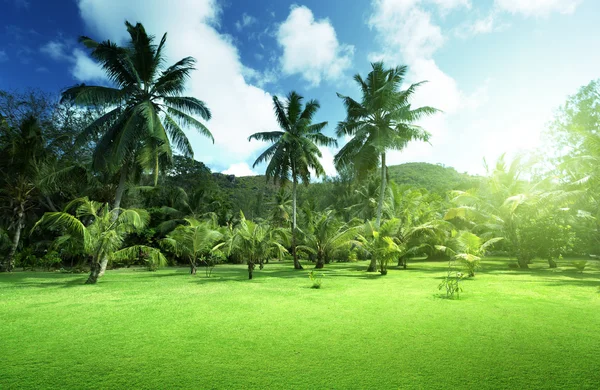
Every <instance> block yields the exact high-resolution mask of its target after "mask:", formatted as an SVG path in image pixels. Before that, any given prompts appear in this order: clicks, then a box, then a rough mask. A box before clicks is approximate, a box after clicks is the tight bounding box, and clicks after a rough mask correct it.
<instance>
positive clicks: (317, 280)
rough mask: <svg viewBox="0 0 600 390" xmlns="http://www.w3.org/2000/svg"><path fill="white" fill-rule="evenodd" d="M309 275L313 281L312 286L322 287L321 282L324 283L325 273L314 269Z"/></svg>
mask: <svg viewBox="0 0 600 390" xmlns="http://www.w3.org/2000/svg"><path fill="white" fill-rule="evenodd" d="M308 277H309V278H310V281H311V282H312V287H311V288H321V284H322V283H323V274H319V273H317V272H315V271H314V270H313V271H310V273H309V274H308Z"/></svg>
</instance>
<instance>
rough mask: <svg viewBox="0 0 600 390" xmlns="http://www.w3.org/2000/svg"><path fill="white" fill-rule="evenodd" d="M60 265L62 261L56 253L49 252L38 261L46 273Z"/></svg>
mask: <svg viewBox="0 0 600 390" xmlns="http://www.w3.org/2000/svg"><path fill="white" fill-rule="evenodd" d="M61 263H62V259H61V257H60V255H59V254H58V252H56V251H50V252H48V253H46V254H45V255H44V257H42V258H41V259H40V265H41V266H42V267H44V268H45V269H46V270H47V271H50V270H51V269H52V268H57V267H58V266H59V265H60V264H61Z"/></svg>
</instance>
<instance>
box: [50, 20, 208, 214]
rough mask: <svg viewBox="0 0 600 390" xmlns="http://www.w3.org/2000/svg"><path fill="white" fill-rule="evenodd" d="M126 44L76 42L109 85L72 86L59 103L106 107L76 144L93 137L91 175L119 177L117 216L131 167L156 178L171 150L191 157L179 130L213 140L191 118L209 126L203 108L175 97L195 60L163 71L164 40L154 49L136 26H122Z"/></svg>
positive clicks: (201, 104) (84, 39) (85, 39)
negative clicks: (101, 173)
mask: <svg viewBox="0 0 600 390" xmlns="http://www.w3.org/2000/svg"><path fill="white" fill-rule="evenodd" d="M125 26H126V27H127V31H128V33H129V36H130V40H129V42H128V44H127V45H126V46H125V47H120V46H118V45H116V44H115V43H114V42H111V41H109V40H108V41H103V42H96V41H94V40H93V39H91V38H89V37H85V36H82V37H81V38H80V42H81V43H83V44H84V45H85V46H86V47H87V48H88V49H90V50H91V56H92V58H94V59H95V60H97V61H98V62H99V63H100V65H101V66H102V68H103V69H104V70H105V72H106V74H107V76H108V78H109V80H110V81H111V83H112V84H113V85H114V87H110V86H108V87H107V86H88V85H78V86H75V87H72V88H69V89H67V90H66V91H64V92H63V94H62V96H63V101H72V102H74V103H75V104H77V105H80V106H87V107H89V106H91V107H94V106H104V107H109V110H108V112H106V113H105V114H104V115H102V116H100V117H99V118H98V119H96V120H95V121H93V122H92V123H91V124H90V125H89V126H87V128H86V129H85V130H84V131H83V132H82V133H81V135H80V139H82V140H87V139H90V138H94V137H97V135H99V139H98V142H97V143H96V148H95V150H94V155H93V165H94V167H95V168H96V169H97V170H101V171H104V170H109V171H120V179H119V185H118V187H117V192H116V196H115V202H114V209H115V210H117V212H118V210H119V207H120V205H121V199H122V196H123V192H124V191H125V184H126V181H127V177H128V175H129V174H130V173H131V172H130V171H131V169H132V168H133V167H134V166H135V165H136V164H141V165H142V166H144V167H148V168H151V169H152V170H153V171H154V184H155V185H156V184H157V182H158V174H159V171H160V170H161V169H163V170H164V169H165V168H166V167H167V166H168V165H169V164H170V163H171V161H172V148H173V146H172V145H174V146H175V147H176V148H177V150H179V152H181V153H183V154H184V155H185V156H188V157H192V156H193V150H192V146H191V144H190V142H189V140H188V138H187V136H186V135H185V132H184V131H183V129H182V127H193V128H195V129H197V130H198V131H199V132H200V134H202V135H204V136H206V137H208V138H210V139H211V140H212V139H213V137H212V134H211V133H210V131H209V130H208V129H207V128H206V126H205V125H204V124H202V123H201V122H200V121H198V120H197V119H195V118H194V115H197V116H200V117H201V118H203V119H204V120H209V119H210V117H211V113H210V111H209V109H208V108H207V107H206V105H205V104H204V102H202V101H200V100H198V99H196V98H193V97H186V96H181V95H182V93H183V92H184V91H185V82H186V80H187V79H188V77H189V75H190V73H191V72H192V70H194V68H193V66H194V63H195V60H194V59H193V58H192V57H186V58H183V59H181V60H180V61H178V62H176V63H175V64H173V65H171V66H169V67H166V68H165V67H164V61H165V57H164V49H165V43H166V39H167V34H164V35H163V36H162V39H161V40H160V43H159V44H158V45H156V44H155V43H154V37H153V36H150V35H148V34H147V32H146V30H145V28H144V26H142V25H141V24H140V23H138V24H136V25H132V24H130V23H129V22H125Z"/></svg>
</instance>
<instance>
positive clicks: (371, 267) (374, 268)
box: [367, 153, 387, 272]
mask: <svg viewBox="0 0 600 390" xmlns="http://www.w3.org/2000/svg"><path fill="white" fill-rule="evenodd" d="M386 176H387V175H386V166H385V153H381V187H380V188H379V201H378V202H377V220H376V221H375V227H376V228H377V230H379V227H380V226H381V214H382V213H383V199H384V197H385V186H386V182H385V179H386ZM375 271H377V258H376V257H375V256H372V257H371V263H370V264H369V268H367V272H375Z"/></svg>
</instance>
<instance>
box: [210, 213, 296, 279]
mask: <svg viewBox="0 0 600 390" xmlns="http://www.w3.org/2000/svg"><path fill="white" fill-rule="evenodd" d="M284 238H285V233H284V231H283V230H282V229H274V228H272V227H270V226H269V225H267V224H259V223H256V222H253V221H250V220H247V219H246V217H245V216H244V213H243V212H240V221H239V224H238V225H237V227H236V228H235V231H234V232H233V234H232V235H231V237H230V239H229V240H227V241H226V242H224V243H221V244H219V245H217V246H216V247H215V249H216V250H222V251H224V252H225V253H227V254H232V253H233V254H236V255H238V256H239V257H241V258H242V259H244V260H245V261H246V264H247V265H248V279H252V275H253V272H254V268H255V267H256V265H258V266H259V268H260V269H263V267H264V263H265V262H266V261H268V259H269V258H271V257H281V256H283V255H284V254H285V253H288V252H287V250H286V249H285V247H284V246H283V245H282V244H281V242H280V241H281V240H282V239H284ZM221 248H222V249H221Z"/></svg>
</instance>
